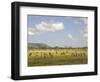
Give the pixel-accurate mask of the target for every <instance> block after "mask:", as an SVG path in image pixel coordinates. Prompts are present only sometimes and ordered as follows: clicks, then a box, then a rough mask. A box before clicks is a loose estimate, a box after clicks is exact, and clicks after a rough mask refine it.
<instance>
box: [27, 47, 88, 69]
mask: <svg viewBox="0 0 100 82" xmlns="http://www.w3.org/2000/svg"><path fill="white" fill-rule="evenodd" d="M87 50H88V49H87V48H60V49H58V48H51V49H48V48H47V49H34V48H33V49H32V48H29V49H28V66H29V67H31V66H53V65H75V64H87V63H88V51H87Z"/></svg>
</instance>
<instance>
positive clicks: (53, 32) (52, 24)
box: [27, 15, 88, 47]
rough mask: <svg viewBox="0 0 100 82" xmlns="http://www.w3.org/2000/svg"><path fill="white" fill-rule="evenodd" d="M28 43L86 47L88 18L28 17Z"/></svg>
mask: <svg viewBox="0 0 100 82" xmlns="http://www.w3.org/2000/svg"><path fill="white" fill-rule="evenodd" d="M27 22H28V25H27V27H28V43H45V44H47V45H49V46H52V47H54V46H60V47H65V46H66V47H86V46H87V38H88V37H87V22H88V18H87V17H71V16H70V17H69V16H43V15H28V17H27Z"/></svg>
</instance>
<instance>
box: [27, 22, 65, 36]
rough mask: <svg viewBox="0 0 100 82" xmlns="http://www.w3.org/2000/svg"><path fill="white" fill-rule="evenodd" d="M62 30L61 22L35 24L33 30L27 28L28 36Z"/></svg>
mask: <svg viewBox="0 0 100 82" xmlns="http://www.w3.org/2000/svg"><path fill="white" fill-rule="evenodd" d="M63 29H64V24H63V23H62V22H44V21H41V22H40V23H39V24H36V25H35V27H34V28H32V27H31V28H28V34H29V35H35V34H40V33H44V32H55V31H61V30H63Z"/></svg>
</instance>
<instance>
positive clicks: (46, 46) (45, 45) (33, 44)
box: [28, 43, 50, 48]
mask: <svg viewBox="0 0 100 82" xmlns="http://www.w3.org/2000/svg"><path fill="white" fill-rule="evenodd" d="M28 48H50V46H48V45H47V44H44V43H28Z"/></svg>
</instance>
